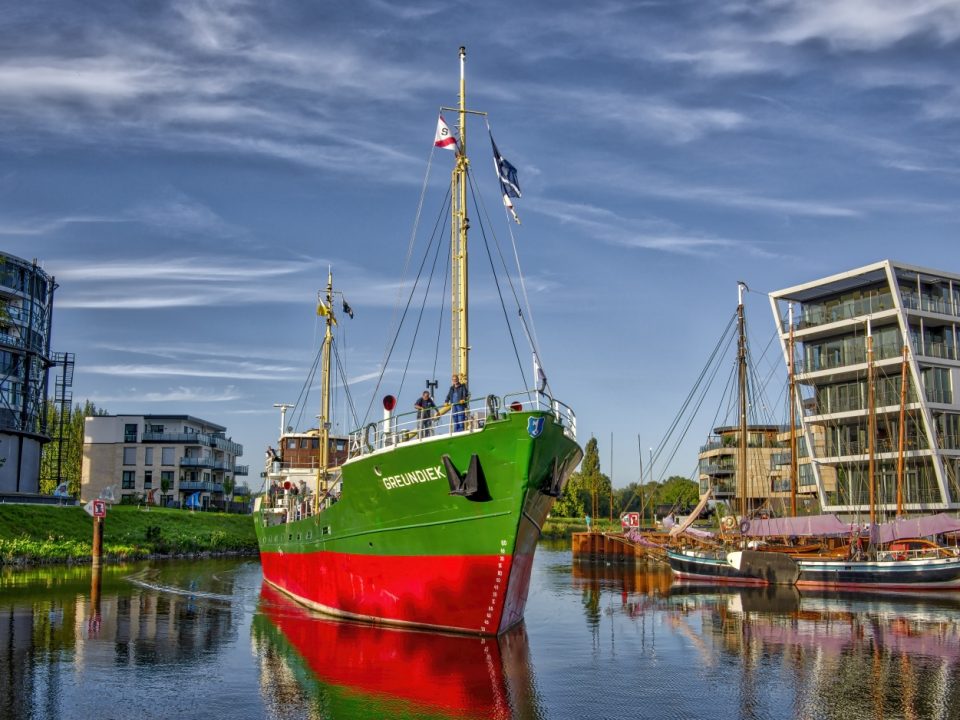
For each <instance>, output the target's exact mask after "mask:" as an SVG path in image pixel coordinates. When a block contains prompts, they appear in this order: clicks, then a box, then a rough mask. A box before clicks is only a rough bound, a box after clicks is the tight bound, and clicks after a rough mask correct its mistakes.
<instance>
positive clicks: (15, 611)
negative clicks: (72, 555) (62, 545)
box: [0, 561, 238, 718]
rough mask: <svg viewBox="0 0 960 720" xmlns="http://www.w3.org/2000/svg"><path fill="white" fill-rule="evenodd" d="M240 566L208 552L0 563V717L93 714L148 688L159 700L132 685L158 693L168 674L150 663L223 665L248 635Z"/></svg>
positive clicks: (180, 668)
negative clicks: (188, 557)
mask: <svg viewBox="0 0 960 720" xmlns="http://www.w3.org/2000/svg"><path fill="white" fill-rule="evenodd" d="M225 569H226V570H228V571H227V572H222V571H223V570H225ZM234 569H235V563H234V564H233V565H224V564H223V563H218V562H217V561H202V562H196V563H193V564H191V565H185V564H180V565H177V564H168V565H166V566H162V567H161V568H151V567H148V566H145V565H142V564H141V565H127V566H116V565H113V566H106V567H102V568H98V569H97V570H92V569H91V568H90V567H72V568H71V567H67V568H63V567H56V568H40V569H31V570H18V571H12V570H10V569H6V570H4V571H2V572H0V718H41V717H43V718H46V717H49V718H60V717H90V716H93V715H96V714H98V712H97V710H96V706H97V703H98V702H99V703H105V704H106V705H107V706H111V705H113V706H114V707H120V706H123V704H124V702H125V701H124V700H121V698H123V697H124V696H125V695H134V696H138V697H136V698H134V699H135V702H134V705H133V707H136V705H137V702H136V701H139V702H142V703H144V704H146V703H148V702H151V701H147V700H146V699H145V698H144V697H139V695H140V693H139V692H136V691H135V692H131V688H138V689H143V691H144V692H145V693H149V692H150V691H151V689H153V688H154V687H155V686H156V680H159V679H160V676H157V675H152V674H151V672H149V671H152V670H155V669H156V668H158V667H162V666H166V667H169V668H174V669H175V671H176V672H175V673H174V674H173V675H168V676H166V679H170V678H176V673H179V672H182V671H183V670H184V669H185V668H189V667H191V666H192V667H193V668H199V667H202V666H204V665H213V664H215V663H216V662H217V655H218V652H219V651H220V650H221V649H222V648H223V647H224V646H225V645H228V644H231V643H233V642H235V641H236V638H237V634H238V631H237V627H236V626H237V611H236V609H235V608H234V607H233V604H232V603H231V602H230V599H231V596H232V594H233V593H234V577H235V573H234V572H233V570H234ZM93 685H96V686H97V692H91V691H90V688H91V687H93ZM118 693H119V694H118ZM127 709H128V710H129V716H131V717H132V716H137V715H138V714H139V715H141V716H146V715H152V714H153V713H152V712H147V713H137V712H136V711H134V710H133V709H132V707H128V708H127ZM153 710H154V711H155V710H156V708H153ZM188 714H189V713H188ZM114 716H115V715H114Z"/></svg>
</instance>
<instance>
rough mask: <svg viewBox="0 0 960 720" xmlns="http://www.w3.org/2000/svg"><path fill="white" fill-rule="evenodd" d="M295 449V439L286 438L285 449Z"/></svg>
mask: <svg viewBox="0 0 960 720" xmlns="http://www.w3.org/2000/svg"><path fill="white" fill-rule="evenodd" d="M296 449H297V439H296V438H287V450H296Z"/></svg>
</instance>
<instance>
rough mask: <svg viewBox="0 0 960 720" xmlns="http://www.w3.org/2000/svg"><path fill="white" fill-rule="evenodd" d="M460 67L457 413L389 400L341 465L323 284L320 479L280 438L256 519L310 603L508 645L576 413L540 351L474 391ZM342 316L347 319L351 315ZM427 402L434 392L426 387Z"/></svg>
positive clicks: (570, 463) (294, 588)
mask: <svg viewBox="0 0 960 720" xmlns="http://www.w3.org/2000/svg"><path fill="white" fill-rule="evenodd" d="M465 66H466V50H465V49H464V48H460V91H459V103H458V107H456V108H442V110H448V111H455V112H457V113H458V122H457V129H458V136H457V137H456V138H454V139H451V138H449V137H446V135H445V136H444V137H443V138H441V137H440V128H441V127H442V128H443V129H444V130H445V131H447V129H446V126H445V123H444V122H443V118H442V116H441V118H440V122H439V125H438V141H437V142H436V143H435V145H436V146H438V147H444V146H448V147H449V146H454V147H455V149H456V155H455V160H454V168H453V173H452V178H451V185H450V193H451V196H450V218H451V219H450V223H451V225H450V227H451V246H450V275H449V278H450V288H451V295H450V302H451V306H450V316H451V348H450V353H451V354H450V357H451V376H452V381H453V384H452V385H451V388H450V393H449V394H448V396H447V400H446V401H445V402H444V403H443V404H442V406H441V407H439V408H437V409H436V410H435V411H434V410H431V409H429V408H426V407H425V408H423V409H421V406H420V405H418V406H417V407H418V409H417V411H415V412H407V413H398V412H396V408H397V399H396V398H395V397H394V396H393V395H387V396H385V397H384V398H383V410H384V414H383V418H382V419H381V420H377V421H374V422H370V423H367V424H363V425H361V427H360V428H358V429H357V430H354V431H353V432H351V433H350V434H349V436H348V437H347V438H344V440H345V442H346V444H347V447H346V448H345V453H344V455H343V456H337V455H336V453H333V452H331V448H334V447H335V446H334V442H335V441H337V442H338V441H339V440H338V439H336V438H333V437H332V436H331V435H330V428H331V421H330V404H331V403H330V388H331V380H330V376H331V347H332V346H333V344H334V330H335V328H336V327H337V313H336V311H335V308H334V305H335V302H334V300H335V296H336V295H337V293H335V291H334V289H333V281H332V274H330V275H328V282H327V289H326V293H325V296H324V297H323V298H321V300H320V303H319V305H318V313H319V314H320V315H321V316H323V317H324V318H325V329H326V333H325V336H324V338H325V339H324V344H323V349H322V356H321V362H320V365H321V373H322V375H323V378H322V380H321V387H322V392H321V395H322V397H321V406H322V407H321V411H320V414H319V415H318V420H319V428H318V431H317V432H316V437H317V439H318V442H319V448H318V452H317V454H316V464H317V466H316V472H315V480H314V481H313V482H311V483H306V482H300V481H299V480H297V479H294V478H297V477H298V476H297V475H296V473H297V472H299V473H300V477H302V475H303V472H302V471H303V468H302V467H301V468H299V469H297V468H293V467H291V465H290V463H288V462H286V460H287V458H286V453H287V452H288V450H287V449H286V448H287V445H288V444H289V443H286V444H285V443H284V438H285V437H287V438H288V439H289V437H288V436H289V434H290V433H289V431H288V430H287V428H286V427H284V428H283V430H282V435H281V444H280V448H279V453H278V452H277V451H272V454H271V455H270V456H269V457H268V463H267V471H266V477H267V481H268V485H269V488H268V490H267V491H266V492H265V493H264V494H263V495H261V496H260V497H258V498H257V501H256V508H255V512H254V519H255V523H256V532H257V538H258V541H259V544H260V557H261V562H262V566H263V574H264V579H265V581H266V582H267V583H269V584H270V585H272V586H274V587H275V588H277V589H279V590H281V591H282V592H284V593H286V594H287V595H289V596H290V597H292V598H293V599H294V600H296V601H297V602H300V603H302V604H303V605H306V606H308V607H311V608H313V609H316V610H320V611H322V612H326V613H329V614H333V615H338V616H342V617H349V618H353V619H359V620H365V621H370V622H376V623H385V624H393V625H410V626H418V627H427V628H435V629H442V630H445V631H455V632H464V633H474V634H480V635H498V634H500V633H503V632H505V631H506V630H508V629H509V628H511V627H512V626H514V625H516V624H517V623H519V622H520V620H522V618H523V613H524V608H525V605H526V599H527V592H528V588H529V582H530V573H531V568H532V565H533V557H534V552H535V550H536V545H537V541H538V540H539V538H540V534H541V528H542V525H543V522H544V521H545V520H546V517H547V514H548V513H549V512H550V509H551V508H552V506H553V503H554V500H555V499H556V498H557V497H558V496H559V495H560V493H561V492H562V491H563V488H564V486H565V484H566V481H567V479H568V477H569V475H570V473H572V472H573V470H574V469H575V468H576V466H577V465H578V464H579V463H580V460H581V458H582V456H583V453H582V450H581V448H580V446H579V445H578V444H577V439H576V416H575V414H574V412H573V410H572V409H571V408H569V407H568V406H567V405H565V404H564V403H563V402H561V401H560V400H559V399H557V398H556V397H554V396H553V395H552V394H550V393H549V392H548V390H547V385H546V382H545V375H544V376H542V377H538V374H539V375H542V366H541V365H540V360H539V356H538V355H537V352H536V348H532V351H533V356H534V366H535V368H536V371H535V374H534V381H533V386H528V387H526V388H521V389H519V390H517V391H511V390H510V389H509V388H507V389H506V390H504V389H502V388H491V389H490V391H489V394H482V395H477V396H476V397H477V398H478V399H476V400H474V399H473V397H472V396H471V394H470V391H469V390H468V389H467V388H468V387H469V385H468V383H469V381H470V379H471V376H470V350H471V346H470V342H469V334H468V320H469V311H468V306H469V302H468V301H469V283H468V279H469V273H468V267H469V266H468V252H467V250H468V231H469V227H470V215H469V212H468V205H467V198H468V192H470V191H472V190H473V186H471V185H470V183H471V181H472V177H471V169H470V161H469V159H468V157H467V154H466V136H467V117H468V116H470V115H476V116H485V113H481V112H477V111H473V110H469V109H467V106H466V82H465ZM491 145H492V146H493V148H494V156H495V160H496V161H497V163H498V167H499V168H500V171H499V172H500V175H501V178H500V182H501V188H502V189H503V192H504V202H505V204H506V206H507V208H508V209H510V210H511V213H512V212H513V209H512V205H511V204H510V202H509V197H510V196H511V195H510V189H511V188H513V189H514V190H516V189H517V188H516V182H515V177H514V178H513V179H512V180H511V178H510V171H513V173H514V174H515V169H514V168H513V167H512V166H510V165H509V164H508V163H506V161H505V160H503V159H502V157H500V156H498V152H497V150H496V146H495V144H493V142H492V135H491ZM505 178H506V179H505ZM468 186H470V187H469V189H468ZM518 196H519V193H518V192H517V193H516V194H513V195H512V197H518ZM514 218H516V215H515V214H514ZM344 313H349V314H351V315H352V312H351V311H348V309H347V305H346V303H345V302H344ZM340 317H341V318H342V317H343V315H342V314H341V315H340ZM525 329H526V328H525ZM527 336H528V338H529V333H528V335H527ZM531 345H532V341H531ZM423 395H424V396H425V397H426V396H429V395H430V391H429V383H428V390H427V391H424V393H423ZM433 407H435V406H434V404H433V402H432V400H431V402H430V408H433ZM445 416H446V417H445Z"/></svg>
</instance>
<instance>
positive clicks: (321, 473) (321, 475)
mask: <svg viewBox="0 0 960 720" xmlns="http://www.w3.org/2000/svg"><path fill="white" fill-rule="evenodd" d="M321 307H323V309H322V310H321ZM317 312H318V313H319V314H320V315H322V316H323V318H324V320H325V321H326V323H325V324H326V333H325V334H324V336H323V350H322V352H321V355H320V415H319V417H318V418H317V419H318V420H319V421H320V458H319V460H320V462H319V465H318V467H317V492H316V494H315V495H314V503H313V511H314V514H317V513H319V512H320V493H321V491H322V492H324V493H326V492H327V490H329V484H328V476H329V472H328V470H329V467H328V466H329V465H330V346H331V345H332V344H333V326H334V325H336V323H337V320H336V318H335V317H334V315H333V270H328V271H327V302H326V305H324V303H323V301H322V300H321V301H320V305H319V306H318V307H317Z"/></svg>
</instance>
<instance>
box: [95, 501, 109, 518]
mask: <svg viewBox="0 0 960 720" xmlns="http://www.w3.org/2000/svg"><path fill="white" fill-rule="evenodd" d="M93 516H94V517H101V518H102V517H106V516H107V504H106V503H105V502H104V501H103V500H94V501H93Z"/></svg>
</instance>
